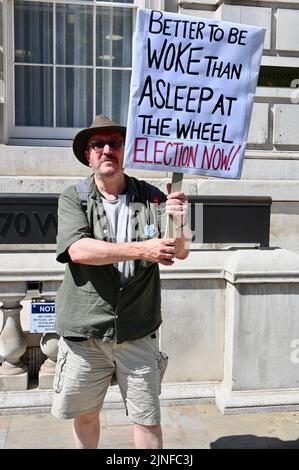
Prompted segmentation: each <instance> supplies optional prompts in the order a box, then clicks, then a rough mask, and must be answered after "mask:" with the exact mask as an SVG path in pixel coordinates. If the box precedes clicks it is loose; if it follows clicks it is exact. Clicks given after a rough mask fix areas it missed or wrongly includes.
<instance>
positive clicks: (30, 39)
mask: <svg viewBox="0 0 299 470" xmlns="http://www.w3.org/2000/svg"><path fill="white" fill-rule="evenodd" d="M52 9H53V7H52V5H51V4H50V3H41V2H23V1H16V2H15V23H14V31H15V61H16V62H29V63H35V64H50V63H52V60H53V59H52V55H53V54H52V42H53V36H52V31H53V22H52Z"/></svg>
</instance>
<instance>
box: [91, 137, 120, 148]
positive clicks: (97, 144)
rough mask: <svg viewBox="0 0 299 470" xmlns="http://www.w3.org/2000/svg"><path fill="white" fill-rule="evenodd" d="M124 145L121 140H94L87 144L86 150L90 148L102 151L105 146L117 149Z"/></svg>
mask: <svg viewBox="0 0 299 470" xmlns="http://www.w3.org/2000/svg"><path fill="white" fill-rule="evenodd" d="M123 144H124V142H123V140H118V139H111V140H94V141H93V142H89V144H88V145H87V147H86V149H87V150H89V149H90V148H92V149H93V150H103V148H104V147H105V145H109V147H111V148H112V149H119V148H120V147H121V146H122V145H123Z"/></svg>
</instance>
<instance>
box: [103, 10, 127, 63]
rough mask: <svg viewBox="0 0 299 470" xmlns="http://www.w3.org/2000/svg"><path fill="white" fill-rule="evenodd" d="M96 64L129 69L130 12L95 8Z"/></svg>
mask: <svg viewBox="0 0 299 470" xmlns="http://www.w3.org/2000/svg"><path fill="white" fill-rule="evenodd" d="M96 44H97V60H96V64H97V65H100V66H104V67H131V64H132V10H131V9H127V8H97V22H96Z"/></svg>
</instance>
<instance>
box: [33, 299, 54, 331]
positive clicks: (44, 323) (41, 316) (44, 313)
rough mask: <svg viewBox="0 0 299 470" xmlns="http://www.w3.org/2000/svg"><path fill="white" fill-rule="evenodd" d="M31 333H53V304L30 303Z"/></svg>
mask: <svg viewBox="0 0 299 470" xmlns="http://www.w3.org/2000/svg"><path fill="white" fill-rule="evenodd" d="M30 332H31V333H53V332H55V303H54V302H48V303H46V302H32V304H31V314H30Z"/></svg>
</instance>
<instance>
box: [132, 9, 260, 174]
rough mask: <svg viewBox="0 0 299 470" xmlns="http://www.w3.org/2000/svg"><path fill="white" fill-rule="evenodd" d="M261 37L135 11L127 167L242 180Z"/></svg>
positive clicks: (254, 31) (243, 28)
mask: <svg viewBox="0 0 299 470" xmlns="http://www.w3.org/2000/svg"><path fill="white" fill-rule="evenodd" d="M264 36H265V29H263V28H257V27H254V26H248V25H244V24H235V23H227V22H223V21H217V20H210V19H207V18H198V17H193V16H186V15H177V14H174V13H166V12H160V11H156V10H143V9H139V10H138V18H137V25H136V34H135V56H134V62H133V72H132V80H131V92H130V106H129V117H128V129H127V139H126V148H125V160H124V166H125V167H130V168H139V169H147V170H158V171H168V172H169V171H170V172H180V173H193V174H197V175H206V176H216V177H222V178H240V176H241V171H242V163H243V159H244V154H245V147H246V141H247V135H248V130H249V124H250V118H251V112H252V106H253V100H254V95H255V90H256V84H257V80H258V75H259V67H260V60H261V56H262V51H263V42H264Z"/></svg>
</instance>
